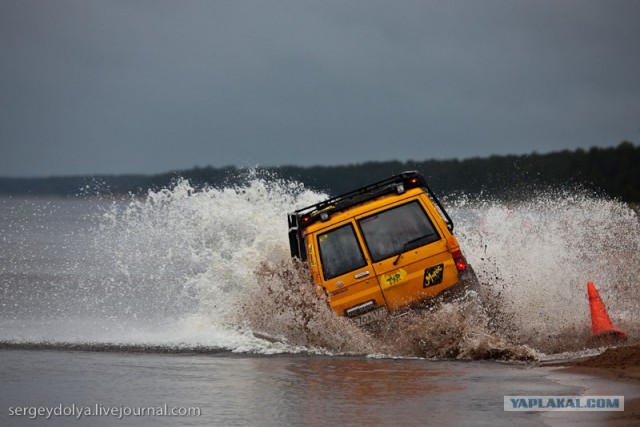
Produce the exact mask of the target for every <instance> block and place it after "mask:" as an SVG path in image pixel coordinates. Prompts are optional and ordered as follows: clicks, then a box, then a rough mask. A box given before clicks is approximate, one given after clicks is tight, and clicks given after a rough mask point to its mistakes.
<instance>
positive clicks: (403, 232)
mask: <svg viewBox="0 0 640 427" xmlns="http://www.w3.org/2000/svg"><path fill="white" fill-rule="evenodd" d="M359 223H360V229H361V230H362V233H363V234H364V239H365V241H366V243H367V247H368V248H369V253H370V254H371V259H372V260H373V261H374V262H378V261H382V260H383V259H386V258H389V257H392V256H394V255H398V254H400V253H402V252H406V251H408V250H410V249H415V248H418V247H420V246H425V245H428V244H429V243H432V242H435V241H437V240H440V236H439V235H438V232H437V231H436V230H435V228H434V226H433V224H432V223H431V220H430V219H429V217H428V216H427V214H426V213H425V211H424V209H422V207H421V206H420V203H419V202H418V201H417V200H416V201H413V202H411V203H407V204H405V205H401V206H397V207H395V208H392V209H389V210H386V211H383V212H379V213H377V214H375V215H371V216H368V217H366V218H363V219H361V220H360V222H359Z"/></svg>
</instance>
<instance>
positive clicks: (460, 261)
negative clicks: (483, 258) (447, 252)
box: [451, 250, 467, 271]
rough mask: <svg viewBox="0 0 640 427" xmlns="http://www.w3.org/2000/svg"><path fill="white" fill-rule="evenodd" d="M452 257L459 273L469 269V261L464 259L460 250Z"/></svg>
mask: <svg viewBox="0 0 640 427" xmlns="http://www.w3.org/2000/svg"><path fill="white" fill-rule="evenodd" d="M451 256H452V257H453V262H454V264H455V265H456V268H457V269H458V271H464V270H466V269H467V260H466V259H465V258H464V255H462V252H461V251H460V250H457V251H455V252H453V253H452V254H451Z"/></svg>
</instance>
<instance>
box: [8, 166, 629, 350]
mask: <svg viewBox="0 0 640 427" xmlns="http://www.w3.org/2000/svg"><path fill="white" fill-rule="evenodd" d="M323 198H325V195H323V194H320V193H317V192H313V191H310V190H308V189H306V188H305V187H304V186H303V185H301V184H298V183H291V182H286V181H282V180H278V179H275V178H265V177H258V176H249V177H248V179H247V181H246V184H244V185H239V186H235V187H227V188H222V189H217V188H204V189H194V188H193V187H192V186H191V185H190V184H189V183H188V182H186V181H178V182H177V183H176V184H175V185H174V186H173V187H172V188H168V189H163V190H160V191H157V192H150V193H149V194H148V195H147V196H146V197H143V198H131V199H130V200H128V201H125V202H123V201H119V202H114V203H113V204H112V205H110V206H109V207H108V208H107V209H105V210H104V211H103V212H102V213H101V214H100V216H99V217H98V218H97V221H96V225H95V227H94V228H93V229H92V230H90V233H89V234H90V235H91V236H92V238H93V242H92V245H91V249H90V250H89V251H88V252H90V253H89V254H84V255H83V259H84V260H90V262H89V265H85V264H83V263H80V264H79V267H78V271H76V275H79V276H81V277H82V279H83V280H79V281H78V282H79V283H81V285H79V286H78V287H77V289H75V291H74V292H75V293H76V295H75V298H73V300H72V301H70V302H69V304H68V306H65V307H63V308H62V309H61V310H60V311H61V312H62V314H61V315H60V316H59V317H58V318H57V319H55V320H56V322H58V323H55V325H56V327H52V328H49V329H48V332H47V334H48V335H47V339H49V340H52V341H56V340H57V341H67V342H68V341H90V342H94V343H95V342H103V343H120V344H122V343H129V344H131V345H141V344H148V345H153V346H156V345H161V346H177V347H181V348H185V347H186V348H202V347H206V348H218V349H220V348H222V349H226V350H230V351H240V352H244V351H248V352H261V353H274V352H282V351H285V352H297V351H307V352H309V351H311V352H316V351H318V352H328V353H345V352H346V353H358V354H386V355H393V356H420V357H436V358H465V359H479V358H480V359H483V358H494V359H495V358H505V359H531V358H536V357H539V356H540V354H542V353H547V354H548V353H559V352H565V351H576V350H579V349H582V348H584V347H585V346H586V345H588V344H587V341H588V335H589V325H590V323H589V311H588V304H587V299H586V290H585V287H586V282H587V281H588V280H592V281H594V282H596V284H597V286H598V288H599V290H600V293H601V295H602V296H603V299H604V300H605V302H606V303H607V305H608V307H610V314H611V316H612V318H614V320H615V321H616V322H617V323H618V324H619V325H620V326H622V327H624V328H626V329H627V332H628V333H629V334H630V335H631V336H632V338H633V337H637V336H638V332H640V331H638V325H639V324H640V322H639V320H640V318H639V316H640V315H639V314H638V313H640V310H638V308H639V307H638V304H639V302H640V291H639V290H638V289H639V288H638V287H637V279H636V276H637V265H639V263H638V261H640V259H638V258H639V255H638V254H639V253H640V223H639V221H638V218H637V215H636V214H635V212H634V211H633V210H631V209H629V208H628V207H627V206H626V205H624V204H623V203H619V202H616V201H611V200H605V199H601V198H598V197H593V196H588V195H584V194H574V193H562V192H560V193H541V194H538V195H537V196H535V197H533V198H531V199H530V200H529V201H527V202H514V203H505V202H489V201H483V200H469V199H463V200H460V201H458V202H456V203H454V204H453V206H452V207H451V208H450V213H451V214H452V216H453V217H454V219H455V220H456V223H457V224H456V227H457V228H456V233H457V236H458V238H459V240H460V242H461V245H462V248H463V250H464V252H465V255H466V256H467V258H468V260H469V261H470V263H471V264H472V265H473V267H474V268H475V271H476V273H477V275H478V277H479V279H480V282H481V286H482V288H481V291H480V292H478V293H474V292H472V293H469V294H467V295H466V296H465V297H463V298H461V299H460V300H457V301H451V302H446V303H443V304H439V305H435V306H433V307H431V308H430V309H428V310H422V311H420V312H413V313H409V314H408V315H406V316H403V317H400V318H396V319H392V320H391V321H389V322H387V323H386V324H384V325H379V326H378V327H377V328H374V329H369V330H362V329H358V328H356V327H354V326H353V325H352V324H351V323H350V322H349V321H347V320H346V319H344V318H340V317H337V316H335V315H334V314H333V313H332V312H331V310H330V309H329V308H328V306H327V305H326V303H325V302H324V301H323V300H322V298H321V297H319V296H318V295H317V293H316V292H315V289H314V287H313V285H312V284H311V283H310V280H309V277H308V275H307V274H306V270H305V269H304V266H303V265H298V264H295V263H294V262H292V261H291V260H290V258H289V249H288V242H287V230H286V217H285V214H286V212H289V211H291V210H293V209H295V208H299V207H302V206H307V205H309V204H312V203H315V202H317V201H319V200H322V199H323ZM83 265H84V267H83ZM74 316H75V317H74ZM78 316H79V317H81V318H82V319H84V320H78V318H77V317H78ZM71 319H73V322H74V324H76V322H82V324H88V323H91V321H92V322H94V323H95V324H100V325H102V327H94V328H91V329H90V330H88V331H84V332H82V331H80V332H78V331H75V332H73V334H72V335H69V334H67V335H65V334H61V333H60V332H59V330H65V328H60V327H59V325H60V323H63V324H64V322H71ZM88 319H92V320H91V321H89V320H88ZM104 325H109V326H108V327H105V326H104ZM34 327H38V328H40V330H41V331H42V330H43V329H42V327H41V326H34ZM66 330H67V331H69V330H73V328H66ZM57 331H58V332H57ZM6 338H7V337H6V336H5V337H3V339H5V340H6ZM8 338H9V339H11V336H10V335H9V337H8ZM25 339H26V340H28V339H34V338H28V337H27V338H25Z"/></svg>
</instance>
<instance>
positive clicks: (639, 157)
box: [0, 142, 640, 203]
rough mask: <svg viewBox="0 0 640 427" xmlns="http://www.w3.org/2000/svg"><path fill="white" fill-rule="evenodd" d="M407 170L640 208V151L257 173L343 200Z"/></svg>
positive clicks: (78, 191)
mask: <svg viewBox="0 0 640 427" xmlns="http://www.w3.org/2000/svg"><path fill="white" fill-rule="evenodd" d="M405 170H418V171H421V172H422V173H423V174H424V175H425V176H426V177H427V179H428V180H429V182H430V183H431V185H432V187H433V188H434V189H435V190H436V191H437V192H438V193H439V194H443V195H456V194H462V193H464V194H467V195H470V196H473V195H477V194H480V193H482V194H484V195H487V196H490V197H497V198H505V197H507V198H511V197H526V196H527V194H529V193H530V192H531V191H534V190H536V189H543V188H549V187H553V188H574V187H581V188H584V189H587V190H593V191H596V192H599V193H602V194H605V195H608V196H610V197H615V198H619V199H621V200H624V201H627V202H635V203H637V202H640V146H635V145H634V144H633V143H631V142H623V143H621V144H620V145H618V146H617V147H611V148H596V147H594V148H591V149H589V150H582V149H578V150H575V151H569V150H565V151H559V152H554V153H548V154H536V153H533V154H528V155H519V156H514V155H510V156H491V157H488V158H471V159H465V160H456V159H452V160H425V161H420V162H415V161H409V162H398V161H387V162H367V163H361V164H355V165H344V166H313V167H300V166H281V167H276V168H264V169H262V170H260V171H258V174H265V175H268V176H277V177H279V178H282V179H292V180H296V181H300V182H303V183H304V184H305V185H306V186H308V187H310V188H314V189H318V190H322V191H325V192H327V193H330V194H339V193H342V192H346V191H349V190H352V189H354V188H357V187H360V186H364V185H366V184H369V183H371V182H372V181H375V180H379V179H384V178H387V177H389V176H391V175H393V174H395V173H398V172H402V171H405ZM248 175H249V174H248V173H247V171H245V170H239V169H237V168H235V167H225V168H214V167H204V168H193V169H189V170H184V171H176V172H170V173H165V174H160V175H113V176H75V177H50V178H0V193H4V194H32V195H65V196H69V195H83V194H86V195H92V194H96V193H97V194H103V195H105V194H113V195H118V194H128V193H132V194H142V193H145V192H146V191H148V190H149V189H155V190H157V189H160V188H164V187H170V186H171V185H172V183H173V182H175V180H176V179H178V178H185V179H188V180H189V181H190V182H191V183H192V185H194V186H196V187H202V186H205V185H209V186H213V187H223V186H229V185H237V184H241V183H242V182H243V180H246V177H247V176H248Z"/></svg>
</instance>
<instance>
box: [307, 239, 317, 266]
mask: <svg viewBox="0 0 640 427" xmlns="http://www.w3.org/2000/svg"><path fill="white" fill-rule="evenodd" d="M307 252H308V253H309V255H308V257H307V258H309V265H310V266H311V267H315V266H316V254H315V253H314V252H313V244H311V243H309V249H308V250H307Z"/></svg>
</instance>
